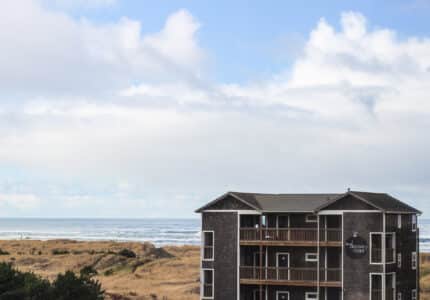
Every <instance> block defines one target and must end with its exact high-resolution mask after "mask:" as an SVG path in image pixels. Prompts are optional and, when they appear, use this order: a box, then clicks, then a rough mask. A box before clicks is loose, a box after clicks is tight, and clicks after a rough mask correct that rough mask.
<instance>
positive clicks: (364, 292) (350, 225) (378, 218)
mask: <svg viewBox="0 0 430 300" xmlns="http://www.w3.org/2000/svg"><path fill="white" fill-rule="evenodd" d="M343 223H344V224H343V245H345V241H346V240H347V239H348V238H350V237H352V236H353V234H354V233H355V232H356V233H358V236H360V237H361V238H363V239H364V240H366V241H367V243H368V245H369V250H368V251H367V253H366V255H364V256H362V257H360V258H352V257H350V256H348V255H347V254H346V251H344V254H343V266H344V269H343V287H344V298H343V300H368V299H369V290H370V287H369V274H370V273H372V272H373V273H382V272H383V267H382V265H371V264H370V256H369V255H370V241H369V238H370V237H369V233H370V232H382V228H383V225H382V223H383V220H382V213H379V212H377V213H347V212H345V213H344V216H343Z"/></svg>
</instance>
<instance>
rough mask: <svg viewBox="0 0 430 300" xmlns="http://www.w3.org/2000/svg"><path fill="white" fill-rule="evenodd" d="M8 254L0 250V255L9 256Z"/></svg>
mask: <svg viewBox="0 0 430 300" xmlns="http://www.w3.org/2000/svg"><path fill="white" fill-rule="evenodd" d="M9 254H10V253H9V252H7V251H4V250H3V249H0V255H9Z"/></svg>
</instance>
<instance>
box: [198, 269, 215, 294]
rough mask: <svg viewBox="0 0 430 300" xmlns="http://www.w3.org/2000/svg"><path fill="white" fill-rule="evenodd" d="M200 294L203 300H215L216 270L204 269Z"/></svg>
mask: <svg viewBox="0 0 430 300" xmlns="http://www.w3.org/2000/svg"><path fill="white" fill-rule="evenodd" d="M200 294H201V295H202V299H213V298H214V270H213V269H203V270H202V286H201V291H200Z"/></svg>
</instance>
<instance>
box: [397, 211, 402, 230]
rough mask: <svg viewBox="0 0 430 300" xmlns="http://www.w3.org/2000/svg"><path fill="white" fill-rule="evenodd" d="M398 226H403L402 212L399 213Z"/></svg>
mask: <svg viewBox="0 0 430 300" xmlns="http://www.w3.org/2000/svg"><path fill="white" fill-rule="evenodd" d="M397 228H399V229H401V228H402V215H401V214H398V215H397Z"/></svg>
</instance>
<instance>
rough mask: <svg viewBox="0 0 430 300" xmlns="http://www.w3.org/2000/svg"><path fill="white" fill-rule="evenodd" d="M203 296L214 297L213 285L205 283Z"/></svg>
mask: <svg viewBox="0 0 430 300" xmlns="http://www.w3.org/2000/svg"><path fill="white" fill-rule="evenodd" d="M203 297H209V298H211V297H213V285H212V284H203Z"/></svg>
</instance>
